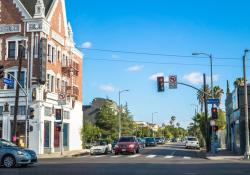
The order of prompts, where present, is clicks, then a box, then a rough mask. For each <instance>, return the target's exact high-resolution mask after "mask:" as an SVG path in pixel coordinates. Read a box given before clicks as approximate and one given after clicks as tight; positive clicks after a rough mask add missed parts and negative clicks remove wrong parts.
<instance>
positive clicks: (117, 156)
mask: <svg viewBox="0 0 250 175" xmlns="http://www.w3.org/2000/svg"><path fill="white" fill-rule="evenodd" d="M111 157H112V158H118V157H121V155H116V156H111Z"/></svg>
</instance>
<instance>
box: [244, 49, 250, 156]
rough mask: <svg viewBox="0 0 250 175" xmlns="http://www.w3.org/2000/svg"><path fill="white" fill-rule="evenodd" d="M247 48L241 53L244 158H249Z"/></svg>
mask: <svg viewBox="0 0 250 175" xmlns="http://www.w3.org/2000/svg"><path fill="white" fill-rule="evenodd" d="M248 51H249V50H248V49H245V51H244V55H243V76H244V109H245V135H246V136H245V137H246V148H245V149H246V150H245V159H249V156H250V152H249V125H248V123H249V122H248V92H247V80H246V55H247V52H248Z"/></svg>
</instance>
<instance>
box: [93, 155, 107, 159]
mask: <svg viewBox="0 0 250 175" xmlns="http://www.w3.org/2000/svg"><path fill="white" fill-rule="evenodd" d="M104 156H106V155H99V156H92V157H94V158H99V157H104Z"/></svg>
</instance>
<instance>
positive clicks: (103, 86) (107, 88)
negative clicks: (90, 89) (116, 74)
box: [99, 84, 116, 92]
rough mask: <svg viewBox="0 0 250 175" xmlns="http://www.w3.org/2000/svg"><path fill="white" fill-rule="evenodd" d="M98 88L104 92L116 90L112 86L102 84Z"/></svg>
mask: <svg viewBox="0 0 250 175" xmlns="http://www.w3.org/2000/svg"><path fill="white" fill-rule="evenodd" d="M99 88H100V89H101V90H102V91H105V92H114V91H115V89H116V88H115V87H114V86H113V85H112V84H103V85H100V87H99Z"/></svg>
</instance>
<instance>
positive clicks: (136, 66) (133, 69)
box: [127, 65, 144, 72]
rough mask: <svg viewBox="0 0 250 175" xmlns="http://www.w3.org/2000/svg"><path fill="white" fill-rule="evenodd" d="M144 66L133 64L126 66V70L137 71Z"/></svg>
mask: <svg viewBox="0 0 250 175" xmlns="http://www.w3.org/2000/svg"><path fill="white" fill-rule="evenodd" d="M143 68H144V66H143V65H135V66H131V67H128V68H127V71H129V72H138V71H141V70H142V69H143Z"/></svg>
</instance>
